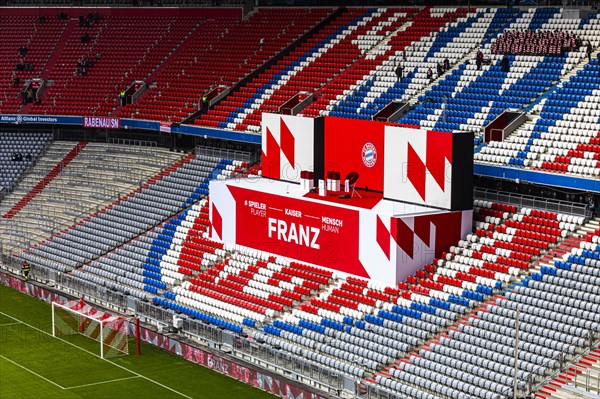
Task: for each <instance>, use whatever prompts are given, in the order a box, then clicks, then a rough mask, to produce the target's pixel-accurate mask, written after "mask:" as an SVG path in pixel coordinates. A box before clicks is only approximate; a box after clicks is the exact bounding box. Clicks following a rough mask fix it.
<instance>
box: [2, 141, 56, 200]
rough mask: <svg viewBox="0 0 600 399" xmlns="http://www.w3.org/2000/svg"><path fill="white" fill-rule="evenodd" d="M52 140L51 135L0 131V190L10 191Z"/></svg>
mask: <svg viewBox="0 0 600 399" xmlns="http://www.w3.org/2000/svg"><path fill="white" fill-rule="evenodd" d="M51 141H52V135H51V134H47V133H43V134H37V133H33V134H27V135H21V134H19V133H0V190H5V192H9V191H12V189H13V187H14V185H15V184H16V183H17V182H19V181H20V180H21V177H22V176H23V175H24V173H25V172H26V171H27V170H28V169H29V168H31V167H33V166H34V165H35V163H36V161H37V159H38V157H40V156H41V155H42V154H43V153H44V152H45V151H46V150H47V147H48V145H49V144H50V143H51Z"/></svg>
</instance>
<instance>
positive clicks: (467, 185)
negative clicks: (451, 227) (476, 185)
mask: <svg viewBox="0 0 600 399" xmlns="http://www.w3.org/2000/svg"><path fill="white" fill-rule="evenodd" d="M385 151H386V154H387V155H386V157H385V165H384V166H385V172H384V190H383V195H384V197H385V198H389V199H392V200H398V201H405V202H411V203H415V204H422V205H428V206H434V207H439V208H444V209H470V208H471V207H472V206H473V194H472V193H473V133H443V132H433V131H425V130H415V129H408V128H405V127H397V126H386V128H385Z"/></svg>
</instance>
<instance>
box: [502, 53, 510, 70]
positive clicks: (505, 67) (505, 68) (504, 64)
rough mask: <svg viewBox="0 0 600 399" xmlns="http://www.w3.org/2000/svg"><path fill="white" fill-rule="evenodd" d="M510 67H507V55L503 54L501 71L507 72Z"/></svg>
mask: <svg viewBox="0 0 600 399" xmlns="http://www.w3.org/2000/svg"><path fill="white" fill-rule="evenodd" d="M509 71H510V68H509V64H508V57H507V56H506V55H505V56H504V57H502V72H509Z"/></svg>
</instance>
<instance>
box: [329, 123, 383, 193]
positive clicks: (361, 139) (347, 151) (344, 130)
mask: <svg viewBox="0 0 600 399" xmlns="http://www.w3.org/2000/svg"><path fill="white" fill-rule="evenodd" d="M384 129H385V124H384V123H380V122H373V121H370V120H357V119H346V118H334V117H325V145H324V147H325V148H324V166H325V174H326V173H327V172H329V171H336V172H340V174H341V178H342V184H343V180H344V178H345V177H346V175H347V174H348V173H349V172H357V173H358V175H359V178H358V180H357V182H356V187H361V188H366V187H368V188H369V189H370V190H375V191H383V163H384V152H385V151H384Z"/></svg>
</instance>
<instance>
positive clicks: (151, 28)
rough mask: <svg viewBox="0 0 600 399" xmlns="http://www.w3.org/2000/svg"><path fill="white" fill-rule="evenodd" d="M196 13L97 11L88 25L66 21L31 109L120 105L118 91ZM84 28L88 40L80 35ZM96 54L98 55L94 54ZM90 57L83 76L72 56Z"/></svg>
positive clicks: (60, 111) (59, 111) (88, 111)
mask: <svg viewBox="0 0 600 399" xmlns="http://www.w3.org/2000/svg"><path fill="white" fill-rule="evenodd" d="M198 22H199V20H198V19H192V18H176V17H143V18H140V17H102V18H101V19H100V21H99V22H98V23H97V24H95V25H93V26H92V27H81V26H79V24H78V23H77V22H76V21H71V22H70V23H71V24H73V26H72V28H71V29H70V31H69V32H68V35H69V36H68V38H67V39H66V44H65V47H64V48H63V51H62V52H61V53H60V60H59V61H58V62H57V63H56V64H55V65H54V67H53V68H52V69H51V70H50V71H48V78H49V79H52V80H53V81H54V84H53V85H52V86H50V87H49V88H48V90H47V92H46V93H45V95H44V100H43V101H42V103H41V104H40V105H35V104H34V105H32V106H31V107H30V112H31V113H45V114H50V115H108V114H109V113H110V112H112V111H113V109H114V108H115V107H117V106H118V105H119V98H118V94H119V92H120V90H122V89H123V88H125V87H127V86H128V85H129V84H130V83H131V82H132V81H133V80H144V79H146V78H147V77H148V75H149V74H150V72H152V71H153V70H154V68H156V67H157V66H158V64H159V63H161V62H162V61H163V60H164V58H165V57H166V56H167V55H168V54H169V53H170V52H172V51H173V50H174V48H175V47H176V46H177V45H178V44H179V42H180V41H181V40H183V39H184V38H185V37H186V36H187V35H188V34H189V33H190V32H191V31H192V30H193V29H195V28H196V27H197V25H198ZM84 33H88V34H89V36H90V42H89V43H82V42H81V36H82V35H83V34H84ZM98 55H100V57H98ZM82 58H83V59H92V60H93V61H94V65H93V66H92V67H89V68H86V75H85V76H77V75H76V74H75V73H74V72H75V70H76V69H77V62H78V61H79V60H80V59H82Z"/></svg>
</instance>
